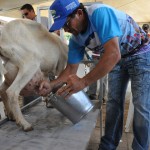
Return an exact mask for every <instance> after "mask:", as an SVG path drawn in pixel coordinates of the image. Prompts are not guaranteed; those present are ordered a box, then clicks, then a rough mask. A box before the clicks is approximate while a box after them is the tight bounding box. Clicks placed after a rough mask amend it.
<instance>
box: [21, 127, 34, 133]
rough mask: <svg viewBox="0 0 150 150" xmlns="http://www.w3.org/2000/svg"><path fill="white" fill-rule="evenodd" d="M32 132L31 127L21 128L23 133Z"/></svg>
mask: <svg viewBox="0 0 150 150" xmlns="http://www.w3.org/2000/svg"><path fill="white" fill-rule="evenodd" d="M32 130H33V127H32V126H31V127H28V128H23V131H25V132H28V131H32Z"/></svg>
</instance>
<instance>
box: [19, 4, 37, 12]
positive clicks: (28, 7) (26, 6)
mask: <svg viewBox="0 0 150 150" xmlns="http://www.w3.org/2000/svg"><path fill="white" fill-rule="evenodd" d="M23 9H27V10H29V11H31V10H33V11H34V8H33V6H32V5H31V4H24V5H23V6H22V7H21V8H20V10H23Z"/></svg>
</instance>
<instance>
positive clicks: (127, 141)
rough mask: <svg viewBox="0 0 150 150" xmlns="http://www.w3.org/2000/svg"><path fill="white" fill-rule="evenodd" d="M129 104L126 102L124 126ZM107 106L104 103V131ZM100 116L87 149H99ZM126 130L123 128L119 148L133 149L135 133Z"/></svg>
mask: <svg viewBox="0 0 150 150" xmlns="http://www.w3.org/2000/svg"><path fill="white" fill-rule="evenodd" d="M128 106H129V103H128V102H126V104H125V117H124V126H125V123H126V118H127V113H128ZM105 108H106V105H103V110H102V113H103V115H102V116H103V131H104V127H105V124H104V122H105ZM99 118H100V117H99ZM99 118H98V120H97V125H96V128H95V130H94V131H93V134H92V136H91V139H90V143H89V146H88V148H87V150H98V146H99V143H100V119H99ZM124 131H125V130H123V136H122V139H121V140H120V144H119V146H118V148H117V150H132V148H131V144H132V140H133V133H132V131H131V130H130V132H128V133H125V132H124Z"/></svg>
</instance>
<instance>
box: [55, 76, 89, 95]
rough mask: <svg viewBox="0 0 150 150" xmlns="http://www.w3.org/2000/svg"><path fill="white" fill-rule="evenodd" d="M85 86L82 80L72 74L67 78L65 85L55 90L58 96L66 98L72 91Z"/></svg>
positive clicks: (74, 91)
mask: <svg viewBox="0 0 150 150" xmlns="http://www.w3.org/2000/svg"><path fill="white" fill-rule="evenodd" d="M85 87H86V86H85V83H84V80H83V79H81V78H79V77H78V76H77V75H75V74H74V75H70V76H69V78H68V80H67V85H66V86H63V87H61V88H60V89H59V90H58V91H57V94H58V95H60V96H64V97H65V98H68V97H69V96H71V95H72V94H73V93H76V92H78V91H80V90H82V89H84V88H85Z"/></svg>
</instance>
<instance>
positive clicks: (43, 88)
mask: <svg viewBox="0 0 150 150" xmlns="http://www.w3.org/2000/svg"><path fill="white" fill-rule="evenodd" d="M51 90H52V86H51V85H50V82H49V81H48V80H44V81H42V82H41V84H40V87H39V92H38V93H39V95H41V96H47V95H48V94H49V93H50V92H51Z"/></svg>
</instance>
